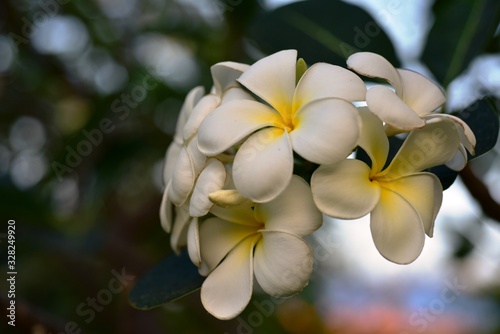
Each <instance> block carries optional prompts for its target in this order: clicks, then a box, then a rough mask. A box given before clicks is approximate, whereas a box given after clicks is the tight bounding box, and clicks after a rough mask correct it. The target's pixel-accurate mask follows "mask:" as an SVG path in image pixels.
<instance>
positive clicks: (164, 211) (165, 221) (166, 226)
mask: <svg viewBox="0 0 500 334" xmlns="http://www.w3.org/2000/svg"><path fill="white" fill-rule="evenodd" d="M169 187H170V183H169V184H167V187H166V188H165V190H164V191H163V196H162V198H161V204H160V222H161V227H162V228H163V230H165V232H167V233H170V230H171V229H172V222H173V212H172V209H173V208H172V202H171V201H170V199H169V198H168V192H169V189H168V188H169Z"/></svg>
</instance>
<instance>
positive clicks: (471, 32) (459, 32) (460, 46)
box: [422, 0, 500, 86]
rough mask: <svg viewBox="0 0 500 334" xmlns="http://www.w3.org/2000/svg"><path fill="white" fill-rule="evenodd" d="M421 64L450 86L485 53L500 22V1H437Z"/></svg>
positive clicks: (442, 82) (445, 84)
mask: <svg viewBox="0 0 500 334" xmlns="http://www.w3.org/2000/svg"><path fill="white" fill-rule="evenodd" d="M433 12H434V17H435V22H434V25H433V27H432V29H431V31H430V33H429V36H428V39H427V43H426V46H425V49H424V53H423V55H422V60H423V61H424V63H425V64H426V65H427V66H428V67H429V69H430V70H431V71H432V73H434V75H435V76H436V78H437V80H438V81H439V82H440V83H441V84H443V85H444V86H447V85H448V84H449V83H450V82H451V81H452V80H453V79H454V78H455V77H456V76H458V75H459V74H460V73H461V72H462V71H463V70H464V69H465V68H466V67H467V66H468V64H469V62H470V61H471V60H472V59H473V58H474V57H475V56H477V55H478V54H480V53H482V52H483V51H485V49H486V48H487V47H488V45H489V43H490V40H491V39H492V37H493V35H494V33H495V29H496V28H497V26H498V22H499V20H500V1H498V0H438V1H436V3H435V4H434V7H433Z"/></svg>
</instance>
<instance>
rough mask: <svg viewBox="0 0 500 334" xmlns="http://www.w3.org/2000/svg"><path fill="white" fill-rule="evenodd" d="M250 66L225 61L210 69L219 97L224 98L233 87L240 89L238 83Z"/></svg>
mask: <svg viewBox="0 0 500 334" xmlns="http://www.w3.org/2000/svg"><path fill="white" fill-rule="evenodd" d="M249 67H250V66H249V65H247V64H242V63H235V62H232V61H225V62H221V63H217V64H215V65H213V66H212V67H211V68H210V72H211V73H212V79H213V81H214V86H215V91H216V92H217V95H219V96H222V93H224V92H225V91H226V90H227V89H229V88H231V87H238V86H239V84H238V83H237V82H236V79H238V78H239V77H240V76H241V73H243V72H245V70H247V69H248V68H249Z"/></svg>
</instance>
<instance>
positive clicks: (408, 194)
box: [381, 173, 443, 237]
mask: <svg viewBox="0 0 500 334" xmlns="http://www.w3.org/2000/svg"><path fill="white" fill-rule="evenodd" d="M381 186H382V188H385V189H388V190H391V191H392V192H395V193H397V194H398V195H400V196H402V197H403V198H404V199H406V200H407V201H408V202H409V203H410V204H411V206H413V208H414V209H415V210H416V211H417V213H418V214H419V215H420V219H421V221H422V224H423V226H424V230H425V233H426V234H427V235H428V236H429V237H432V233H433V230H434V221H435V219H436V216H437V214H438V211H439V208H440V207H441V203H442V201H443V188H442V187H441V182H439V179H438V177H437V176H436V175H434V174H431V173H417V174H412V175H408V176H403V177H401V178H399V179H396V180H393V181H390V182H383V183H381Z"/></svg>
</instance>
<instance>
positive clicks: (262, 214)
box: [255, 175, 323, 236]
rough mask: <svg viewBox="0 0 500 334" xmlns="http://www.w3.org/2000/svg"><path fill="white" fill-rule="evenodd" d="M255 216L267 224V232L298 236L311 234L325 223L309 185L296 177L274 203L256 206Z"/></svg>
mask: <svg viewBox="0 0 500 334" xmlns="http://www.w3.org/2000/svg"><path fill="white" fill-rule="evenodd" d="M255 216H256V217H257V220H259V221H262V222H265V225H266V230H273V231H285V232H289V233H292V234H295V235H297V236H306V235H308V234H311V233H312V232H313V231H315V230H317V229H318V228H319V227H320V226H321V223H322V221H323V217H322V215H321V212H319V211H318V209H317V208H316V206H315V204H314V201H313V197H312V194H311V189H310V188H309V185H308V184H307V182H306V181H304V179H302V178H300V177H299V176H296V175H294V176H293V177H292V179H291V180H290V183H289V185H288V186H287V187H286V188H285V190H284V191H283V192H282V193H281V194H279V195H278V196H277V197H276V198H274V199H273V200H272V201H270V202H267V203H261V204H256V205H255Z"/></svg>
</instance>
